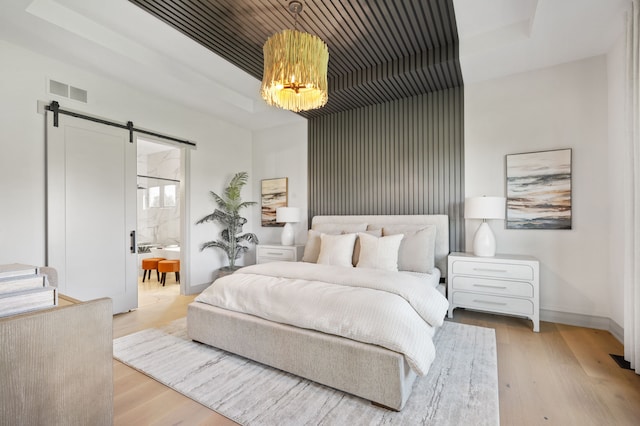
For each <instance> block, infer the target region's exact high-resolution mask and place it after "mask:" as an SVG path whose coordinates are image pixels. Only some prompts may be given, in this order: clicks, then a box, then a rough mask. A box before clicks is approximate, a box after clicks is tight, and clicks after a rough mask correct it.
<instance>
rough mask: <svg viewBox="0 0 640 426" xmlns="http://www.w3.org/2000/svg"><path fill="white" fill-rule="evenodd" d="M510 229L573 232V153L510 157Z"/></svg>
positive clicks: (558, 152)
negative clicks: (566, 230) (571, 230)
mask: <svg viewBox="0 0 640 426" xmlns="http://www.w3.org/2000/svg"><path fill="white" fill-rule="evenodd" d="M507 229H571V149H559V150H555V151H542V152H529V153H525V154H511V155H507Z"/></svg>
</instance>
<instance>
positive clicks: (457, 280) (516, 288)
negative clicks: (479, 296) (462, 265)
mask: <svg viewBox="0 0 640 426" xmlns="http://www.w3.org/2000/svg"><path fill="white" fill-rule="evenodd" d="M451 288H452V289H453V290H469V291H475V292H479V293H487V294H498V295H505V296H520V297H533V285H531V283H528V282H523V281H507V280H495V279H490V278H476V277H467V276H460V275H456V276H454V277H453V279H452V280H451Z"/></svg>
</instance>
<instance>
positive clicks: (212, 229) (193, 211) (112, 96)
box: [0, 41, 253, 286]
mask: <svg viewBox="0 0 640 426" xmlns="http://www.w3.org/2000/svg"><path fill="white" fill-rule="evenodd" d="M0 57H2V66H1V67H0V81H2V86H1V89H0V94H1V97H2V103H1V105H0V144H1V146H2V155H0V194H2V204H1V207H0V263H11V262H24V263H31V264H36V265H43V264H44V262H45V169H44V166H45V136H44V131H45V121H44V116H43V115H41V114H38V113H37V111H36V103H37V100H45V101H50V100H59V101H60V103H61V105H62V107H63V108H66V109H75V110H79V111H81V112H83V113H87V114H92V115H97V116H100V117H104V118H107V119H110V120H114V121H118V122H123V123H125V122H127V121H128V120H131V121H133V122H134V124H135V125H136V127H139V128H144V129H149V130H153V131H156V132H159V133H163V134H167V135H172V136H175V137H179V138H183V139H187V140H190V141H194V142H196V143H197V144H198V148H197V150H194V151H191V155H190V168H191V172H190V175H189V182H190V186H191V199H190V202H189V204H188V206H187V208H188V214H189V216H188V217H187V221H188V222H187V224H188V227H187V228H188V229H187V232H188V234H189V237H190V244H189V246H188V250H189V251H190V252H191V262H190V265H188V266H187V268H188V270H187V273H186V274H184V272H185V266H184V265H183V266H182V270H183V274H184V276H187V277H189V279H190V283H191V285H192V286H194V285H199V284H206V283H210V282H211V280H212V278H213V271H214V270H215V269H217V268H218V267H220V266H222V265H223V264H224V263H223V262H226V260H225V259H224V258H223V256H222V255H221V254H220V253H217V252H215V253H214V252H213V251H212V250H207V251H205V252H200V251H199V246H200V244H201V243H202V242H204V241H207V240H210V239H214V238H217V235H218V229H217V227H216V226H215V225H213V224H206V225H199V226H195V222H196V220H197V219H199V218H200V217H202V216H204V215H206V214H207V213H209V212H211V211H212V209H213V208H214V207H215V206H214V205H213V203H212V202H211V200H210V197H209V191H210V190H214V191H221V190H222V189H223V188H224V186H225V185H226V183H227V182H228V180H229V179H230V178H231V177H232V176H233V174H234V173H235V172H237V171H240V170H246V171H249V172H250V171H251V164H252V158H251V155H252V151H251V140H252V135H251V132H250V131H248V130H246V129H242V128H239V127H237V126H235V125H232V124H229V123H226V122H223V121H220V120H217V119H215V118H212V117H211V116H209V115H206V114H204V113H201V112H198V111H194V110H192V109H188V108H186V107H183V106H181V105H178V104H175V103H172V102H169V101H167V100H165V99H162V98H159V97H157V96H154V95H153V94H149V93H144V92H141V91H139V90H137V89H136V88H135V87H130V86H127V85H125V84H122V83H119V82H116V81H113V80H110V79H108V78H105V77H103V76H100V75H97V74H94V73H91V72H86V71H84V70H82V69H78V68H75V67H71V66H68V65H66V64H64V63H61V62H58V61H56V60H54V59H51V58H48V57H45V56H42V55H39V54H36V53H34V52H31V51H28V50H25V49H22V48H20V47H18V46H15V45H13V44H10V43H7V42H5V41H0ZM47 77H50V78H53V79H55V80H58V81H62V82H65V83H69V84H72V85H74V86H76V87H80V88H83V89H86V90H88V93H89V103H88V104H81V103H77V102H74V101H70V100H67V99H56V97H54V96H51V95H48V94H47V93H46V78H47ZM245 191H246V192H247V193H248V194H251V193H253V188H252V182H249V184H248V185H247V187H246V189H245ZM249 226H253V224H252V223H250V224H249Z"/></svg>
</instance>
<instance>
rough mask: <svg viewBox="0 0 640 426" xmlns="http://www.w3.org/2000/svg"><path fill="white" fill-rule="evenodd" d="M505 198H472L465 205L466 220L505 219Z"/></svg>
mask: <svg viewBox="0 0 640 426" xmlns="http://www.w3.org/2000/svg"><path fill="white" fill-rule="evenodd" d="M505 202H506V200H505V198H504V197H471V198H467V200H466V201H465V203H464V217H465V218H466V219H504V212H505Z"/></svg>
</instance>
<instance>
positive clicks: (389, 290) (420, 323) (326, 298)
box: [196, 262, 448, 375]
mask: <svg viewBox="0 0 640 426" xmlns="http://www.w3.org/2000/svg"><path fill="white" fill-rule="evenodd" d="M196 301H198V302H203V303H207V304H210V305H214V306H218V307H221V308H224V309H229V310H233V311H237V312H243V313H247V314H251V315H255V316H258V317H261V318H264V319H267V320H270V321H275V322H279V323H284V324H289V325H293V326H296V327H301V328H307V329H312V330H317V331H321V332H324V333H329V334H335V335H339V336H343V337H346V338H349V339H353V340H357V341H361V342H364V343H370V344H375V345H379V346H382V347H385V348H387V349H390V350H393V351H396V352H399V353H402V354H404V356H405V359H406V360H407V362H408V364H409V365H410V366H411V368H412V369H414V370H415V372H416V373H418V374H420V375H423V374H426V372H427V371H428V369H429V366H430V365H431V363H432V362H433V359H434V358H435V349H434V346H433V342H432V339H431V338H432V337H433V334H434V332H435V329H436V328H437V327H439V326H440V325H442V322H443V320H444V316H445V314H446V312H447V309H448V302H447V299H446V298H445V297H444V296H442V294H440V292H438V291H437V290H436V289H435V288H434V287H432V286H430V285H425V283H424V282H423V280H422V279H420V278H418V277H415V276H412V275H410V274H406V273H400V272H391V271H381V270H376V269H365V268H351V267H337V266H328V265H318V264H312V263H305V262H273V263H264V264H260V265H253V266H248V267H246V268H242V269H240V270H239V271H237V272H236V273H234V274H233V275H229V276H226V277H223V278H220V279H218V280H216V281H215V282H214V283H213V284H212V285H211V286H210V287H209V288H207V289H206V290H205V291H204V292H202V293H201V294H200V295H199V296H198V297H197V298H196Z"/></svg>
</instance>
